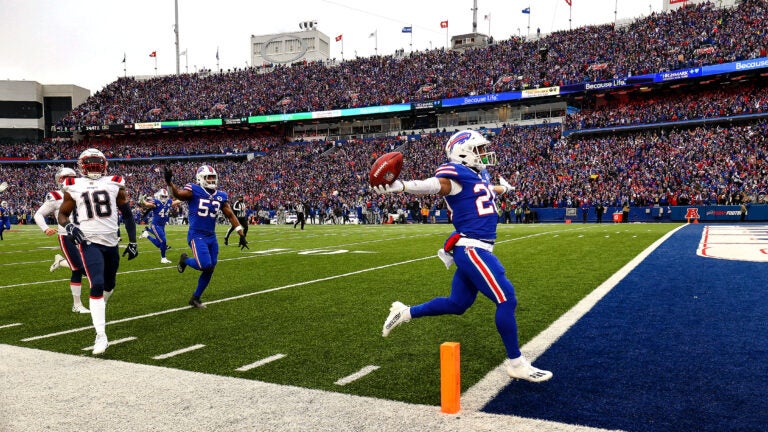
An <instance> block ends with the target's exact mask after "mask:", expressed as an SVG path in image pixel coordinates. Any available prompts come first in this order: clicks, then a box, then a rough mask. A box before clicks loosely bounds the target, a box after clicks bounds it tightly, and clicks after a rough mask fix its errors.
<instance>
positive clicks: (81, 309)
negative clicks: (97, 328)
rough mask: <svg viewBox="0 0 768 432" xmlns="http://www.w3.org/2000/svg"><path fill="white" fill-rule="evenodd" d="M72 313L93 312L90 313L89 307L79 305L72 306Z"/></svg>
mask: <svg viewBox="0 0 768 432" xmlns="http://www.w3.org/2000/svg"><path fill="white" fill-rule="evenodd" d="M72 312H77V313H81V314H87V313H91V311H89V310H88V308H87V307H85V306H83V305H81V304H79V305H72Z"/></svg>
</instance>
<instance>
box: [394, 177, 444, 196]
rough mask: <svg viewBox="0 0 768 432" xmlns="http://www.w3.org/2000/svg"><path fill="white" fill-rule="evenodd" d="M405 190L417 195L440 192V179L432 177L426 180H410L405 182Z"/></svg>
mask: <svg viewBox="0 0 768 432" xmlns="http://www.w3.org/2000/svg"><path fill="white" fill-rule="evenodd" d="M403 192H408V193H412V194H416V195H430V194H436V193H438V192H440V180H438V179H437V177H430V178H428V179H426V180H408V181H404V182H403Z"/></svg>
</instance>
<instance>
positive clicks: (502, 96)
mask: <svg viewBox="0 0 768 432" xmlns="http://www.w3.org/2000/svg"><path fill="white" fill-rule="evenodd" d="M517 99H521V93H520V92H519V91H514V92H503V93H491V94H484V95H476V96H463V97H455V98H448V99H443V100H442V101H441V104H442V106H443V108H447V107H455V106H464V105H478V104H485V103H496V102H504V101H511V100H517Z"/></svg>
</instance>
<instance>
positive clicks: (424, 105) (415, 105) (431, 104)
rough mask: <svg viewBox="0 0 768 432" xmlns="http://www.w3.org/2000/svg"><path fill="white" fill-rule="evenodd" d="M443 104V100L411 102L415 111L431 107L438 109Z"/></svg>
mask: <svg viewBox="0 0 768 432" xmlns="http://www.w3.org/2000/svg"><path fill="white" fill-rule="evenodd" d="M441 106H442V103H441V101H439V100H436V101H425V102H413V103H411V108H412V109H413V110H414V111H422V110H429V109H436V108H440V107H441Z"/></svg>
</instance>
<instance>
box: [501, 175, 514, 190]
mask: <svg viewBox="0 0 768 432" xmlns="http://www.w3.org/2000/svg"><path fill="white" fill-rule="evenodd" d="M499 185H501V186H502V187H503V188H504V193H508V192H511V191H513V190H515V187H514V186H512V185H511V184H509V182H508V181H506V180H505V179H504V177H502V176H499Z"/></svg>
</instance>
